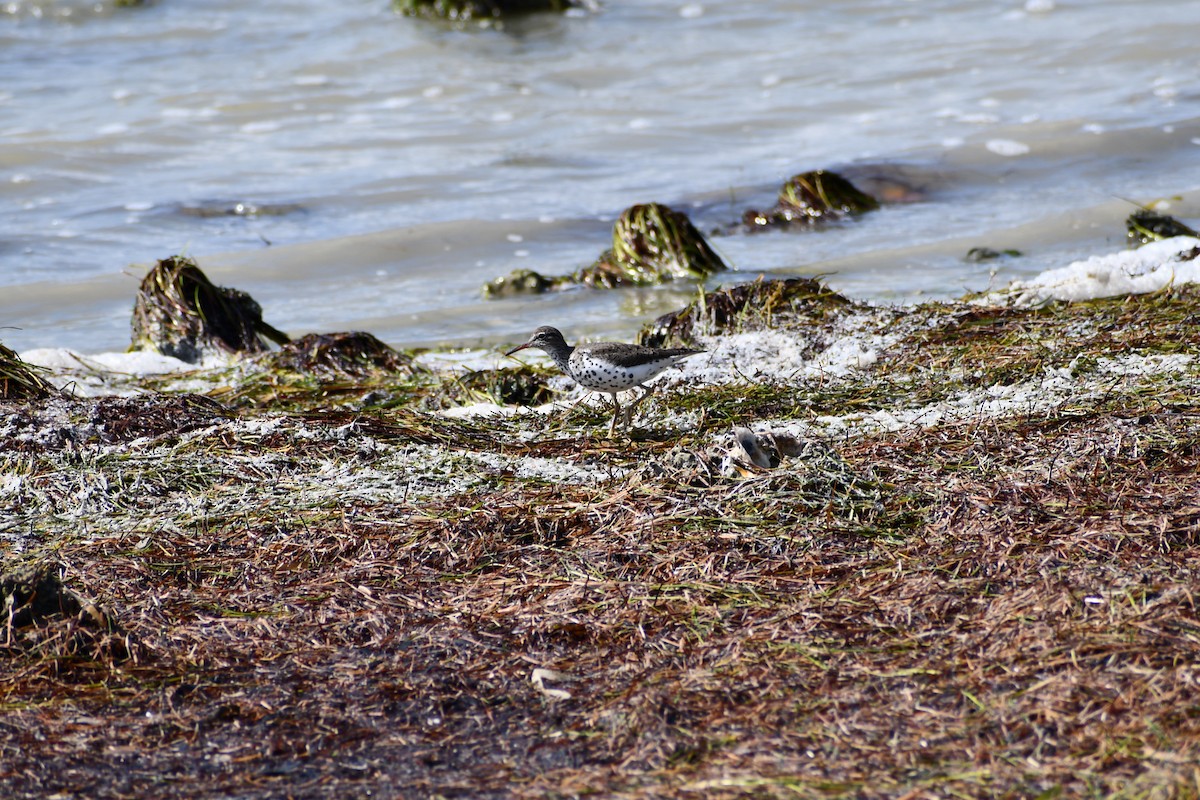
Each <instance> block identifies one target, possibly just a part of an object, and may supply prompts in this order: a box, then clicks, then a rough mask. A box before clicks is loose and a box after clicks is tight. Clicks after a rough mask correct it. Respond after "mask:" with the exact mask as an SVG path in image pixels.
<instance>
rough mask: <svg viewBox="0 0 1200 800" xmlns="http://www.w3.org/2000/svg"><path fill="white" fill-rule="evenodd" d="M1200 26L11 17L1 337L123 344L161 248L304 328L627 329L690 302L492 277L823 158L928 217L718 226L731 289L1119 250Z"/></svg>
mask: <svg viewBox="0 0 1200 800" xmlns="http://www.w3.org/2000/svg"><path fill="white" fill-rule="evenodd" d="M1198 25H1200V3H1196V2H1194V1H1193V0H1188V1H1186V2H1185V1H1184V0H1178V1H1177V2H1171V1H1170V0H1155V2H1153V3H1147V2H1134V1H1132V0H1130V1H1127V2H1118V1H1117V0H1107V1H1105V0H1060V1H1059V2H1050V1H1049V0H1031V2H1028V3H1025V2H1003V1H1001V2H983V1H982V0H977V1H976V2H964V1H963V0H922V2H907V1H902V0H847V1H845V2H838V3H828V2H807V1H804V2H785V1H784V0H760V2H755V3H691V2H688V3H684V2H679V1H678V0H675V1H673V2H668V1H667V0H638V1H637V2H633V1H632V0H628V1H622V0H607V2H604V3H603V4H602V6H601V8H600V10H599V11H598V12H596V13H588V14H579V15H571V16H567V17H554V16H544V17H538V18H534V19H531V20H527V21H525V22H522V23H520V24H513V25H510V26H508V27H507V28H506V29H505V30H503V31H497V30H478V29H472V30H452V29H448V28H445V27H441V26H438V25H435V24H431V23H427V22H422V21H417V20H412V19H407V18H404V17H400V16H397V15H396V14H394V13H393V12H392V11H390V9H389V7H388V4H387V2H386V0H370V2H367V1H366V0H352V1H350V2H342V3H328V2H313V1H311V0H292V2H257V3H240V2H231V1H230V0H210V1H209V2H180V1H179V0H159V2H157V3H155V4H153V5H150V6H148V7H144V8H137V9H114V8H111V7H110V6H108V5H105V4H104V3H100V4H93V3H77V2H75V3H68V2H49V1H48V0H43V2H37V3H35V2H10V3H0V75H2V76H3V79H2V80H0V203H2V204H3V207H4V209H5V213H4V214H0V325H4V326H11V327H6V328H4V329H0V341H3V342H5V343H6V344H8V345H9V346H11V347H15V348H17V349H24V348H27V347H34V346H70V347H76V348H80V349H83V350H87V351H96V350H103V349H120V348H122V347H124V346H125V345H126V344H127V343H128V318H129V309H130V306H131V304H132V298H133V294H134V291H135V289H136V286H137V281H138V280H139V279H140V277H141V275H142V274H144V272H145V270H146V268H147V267H148V266H149V265H150V264H152V263H153V262H154V261H155V260H156V259H159V258H163V257H166V256H168V255H172V254H175V253H186V254H189V255H191V256H193V257H195V258H196V259H197V260H198V261H199V262H200V264H201V266H202V267H203V268H204V269H205V270H206V271H207V272H208V273H209V275H210V276H211V277H213V279H214V280H216V281H217V282H218V283H222V284H225V285H232V286H237V287H238V288H241V289H244V290H246V291H249V292H250V293H251V294H253V295H254V296H255V297H256V298H257V299H258V300H259V301H260V302H261V303H262V304H263V306H264V308H265V309H266V316H267V319H268V320H269V321H270V322H272V323H273V324H275V325H276V326H277V327H280V328H283V329H285V330H288V331H289V332H291V333H294V334H302V333H305V332H308V331H313V330H321V331H330V330H346V329H366V330H370V331H372V332H374V333H376V334H377V335H379V336H381V337H382V338H384V339H386V340H388V341H390V342H392V343H395V344H399V345H411V344H426V343H435V342H451V343H475V342H480V341H484V342H495V341H501V340H509V341H511V340H515V339H517V338H520V337H522V336H523V335H524V334H525V333H527V332H528V330H529V329H531V328H532V327H534V326H536V325H538V324H542V323H549V324H558V325H559V326H560V327H563V328H564V329H567V330H568V331H569V332H570V333H575V334H580V335H596V334H600V333H605V334H613V335H629V334H630V333H631V332H632V331H633V329H634V328H635V327H636V325H637V323H638V322H639V321H640V320H642V319H644V318H646V317H649V316H653V315H654V314H656V313H659V312H661V311H663V310H666V309H669V308H672V307H675V306H677V305H678V304H679V303H680V302H681V301H682V300H684V299H686V298H688V297H689V296H691V294H692V293H693V292H694V287H690V286H686V285H676V286H671V287H666V288H663V289H658V290H642V291H617V292H592V291H578V292H568V293H562V294H556V295H548V296H542V297H536V298H525V299H521V300H503V301H492V302H489V301H485V300H483V299H482V297H481V295H480V292H479V287H480V285H481V284H482V283H484V282H485V281H487V280H488V279H490V278H492V277H495V276H497V275H500V274H504V273H507V272H508V271H509V270H511V269H513V268H515V267H528V268H532V269H536V270H538V271H540V272H544V273H548V274H559V273H565V272H570V271H573V270H574V269H576V268H577V267H579V266H582V265H584V264H587V263H589V262H590V261H592V260H593V259H594V258H595V257H596V256H597V255H598V254H599V253H600V252H601V251H602V250H603V249H604V248H605V247H607V246H608V243H609V238H610V230H611V223H612V221H613V220H614V219H615V217H616V216H617V215H618V214H619V213H620V211H621V210H622V209H623V208H625V207H627V206H629V205H632V204H634V203H638V202H647V201H659V202H665V203H669V204H671V205H674V206H676V207H678V208H681V209H685V210H687V211H688V213H689V214H691V215H692V217H693V219H694V220H696V222H697V223H698V224H699V225H700V226H701V227H702V228H703V229H705V230H712V229H715V228H718V227H720V226H724V225H727V224H728V223H730V222H732V221H734V220H735V219H737V218H738V217H739V216H740V215H741V212H742V211H743V210H745V209H746V208H748V207H758V208H763V207H767V206H769V205H770V204H771V202H772V200H773V194H774V192H775V190H776V188H777V187H778V185H779V184H780V183H781V182H782V181H783V180H784V179H786V178H787V177H788V176H789V175H791V174H794V173H796V172H800V171H803V170H808V169H814V168H833V169H840V170H844V171H845V172H846V173H847V174H848V175H850V176H851V177H853V178H855V179H856V180H860V181H864V182H865V183H867V184H868V185H870V186H874V185H876V184H874V183H872V179H874V178H879V177H881V176H882V177H886V178H888V179H889V180H899V181H900V182H902V183H904V184H906V185H909V186H911V187H912V188H913V189H914V190H916V191H915V193H914V194H915V196H916V197H918V198H919V201H918V202H903V203H891V204H888V205H886V206H885V207H884V208H883V209H882V210H881V211H879V212H876V213H873V214H868V215H865V216H863V217H862V218H860V219H858V220H856V221H854V222H851V223H848V224H844V225H839V226H836V227H833V228H830V229H827V230H822V231H819V232H812V231H810V232H795V233H768V234H760V235H754V236H745V235H730V236H724V235H723V236H715V237H714V238H713V240H712V241H713V244H714V245H715V246H716V247H717V249H718V250H719V251H720V252H721V253H722V254H723V255H724V256H726V258H727V259H728V260H730V261H731V262H732V263H733V264H734V265H735V266H736V268H737V270H738V273H737V274H736V275H734V276H724V277H723V278H721V280H722V281H729V280H743V279H749V278H752V277H754V276H756V275H758V274H760V273H761V272H764V271H765V272H768V273H769V274H804V275H813V274H823V275H825V276H827V280H828V281H829V283H830V284H831V285H833V286H834V287H835V288H837V289H840V290H842V291H845V292H847V293H849V294H851V295H853V296H856V297H861V298H866V299H872V300H881V301H889V300H906V299H912V298H914V297H919V296H935V297H949V296H955V295H958V294H961V293H962V292H964V291H966V290H979V289H984V288H986V287H988V286H989V284H992V283H996V282H999V283H1003V282H1005V281H1006V280H1008V279H1010V278H1012V277H1023V276H1028V275H1031V274H1035V273H1037V272H1040V271H1041V270H1043V269H1046V268H1048V267H1054V266H1060V265H1062V264H1065V263H1066V262H1067V261H1069V260H1071V259H1073V258H1076V257H1080V256H1085V255H1089V254H1092V253H1097V252H1109V251H1111V250H1113V249H1116V248H1119V247H1121V246H1123V237H1124V233H1123V224H1122V222H1123V219H1124V218H1125V216H1127V215H1128V214H1129V212H1130V211H1131V210H1133V208H1134V206H1133V205H1132V203H1134V202H1139V203H1145V202H1150V201H1154V200H1158V199H1161V198H1173V199H1172V201H1171V207H1170V213H1173V214H1176V215H1177V216H1180V217H1182V218H1184V219H1185V220H1188V221H1190V222H1192V224H1193V225H1195V224H1196V217H1198V216H1200V191H1197V190H1198V189H1200V89H1198V88H1197V87H1200V58H1197V56H1196V48H1195V31H1196V30H1197V29H1198ZM254 209H258V210H259V212H260V213H258V214H253V213H249V214H248V213H238V212H239V211H242V212H244V211H246V210H251V211H253V210H254ZM976 246H989V247H993V248H997V249H1001V248H1017V249H1019V250H1021V251H1022V252H1023V253H1024V255H1023V256H1021V257H1019V258H1012V259H1005V260H1003V261H1002V262H990V263H984V264H971V263H967V262H966V261H965V260H964V259H963V255H964V254H965V253H966V251H967V250H968V249H970V248H971V247H976ZM994 271H996V273H997V274H993V272H994Z"/></svg>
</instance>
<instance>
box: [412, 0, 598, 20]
mask: <svg viewBox="0 0 1200 800" xmlns="http://www.w3.org/2000/svg"><path fill="white" fill-rule="evenodd" d="M578 5H579V4H578V3H575V2H572V0H392V8H394V9H395V10H396V11H398V12H400V13H401V14H403V15H404V16H406V17H424V18H426V19H440V20H447V21H450V22H470V21H473V20H484V21H487V20H497V19H502V18H504V17H511V16H519V15H524V14H538V13H545V12H560V13H561V12H563V11H566V10H567V9H569V8H575V7H576V6H578Z"/></svg>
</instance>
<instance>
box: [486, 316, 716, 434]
mask: <svg viewBox="0 0 1200 800" xmlns="http://www.w3.org/2000/svg"><path fill="white" fill-rule="evenodd" d="M528 347H533V348H536V349H538V350H543V351H545V352H546V354H547V355H549V356H550V358H551V359H552V360H553V361H554V363H555V364H557V365H558V368H559V369H561V370H562V371H563V372H564V373H566V375H567V377H569V378H571V379H572V380H573V381H575V382H576V383H577V384H579V385H580V386H581V387H583V388H584V389H587V390H589V391H593V392H607V393H608V394H609V396H611V397H612V401H613V419H612V424H611V425H609V426H608V435H609V436H612V435H613V434H614V433H615V432H616V427H617V419H618V418H619V417H620V416H621V403H620V401H618V400H617V395H618V394H619V393H621V392H625V391H629V390H630V389H634V388H641V389H642V390H643V391H644V394H642V396H641V397H639V398H638V399H636V400H634V401H633V402H632V403H631V404H630V405H628V406H627V407H626V409H625V424H624V427H625V428H626V429H628V427H629V424H630V422H631V421H632V419H633V411H634V409H636V408H637V407H638V406H639V405H640V404H641V403H642V401H643V400H645V399H646V398H647V397H649V396H650V395H651V394H652V393H653V391H654V390H653V389H652V388H651V387H649V386H646V385H645V383H646V382H647V381H649V380H651V379H652V378H655V377H657V376H658V375H659V374H660V373H662V372H663V371H664V370H666V369H669V368H670V367H673V366H675V365H676V364H678V363H679V362H680V361H682V360H683V359H685V358H688V357H690V356H694V355H697V354H698V353H703V352H704V351H703V350H692V349H689V348H686V347H643V346H642V345H639V344H626V343H624V342H592V343H589V344H580V345H576V346H574V347H572V346H571V345H569V344H567V340H566V339H564V338H563V335H562V332H561V331H559V330H558V328H552V327H551V326H549V325H543V326H542V327H540V328H538V329H537V330H536V331H534V332H533V335H531V336H530V337H529V339H528V341H526V342H525V343H524V344H521V345H517V346H516V347H514V348H513V349H512V350H509V351H508V352H507V353H505V354H504V355H506V356H511V355H512V354H513V353H516V352H519V351H521V350H524V349H526V348H528Z"/></svg>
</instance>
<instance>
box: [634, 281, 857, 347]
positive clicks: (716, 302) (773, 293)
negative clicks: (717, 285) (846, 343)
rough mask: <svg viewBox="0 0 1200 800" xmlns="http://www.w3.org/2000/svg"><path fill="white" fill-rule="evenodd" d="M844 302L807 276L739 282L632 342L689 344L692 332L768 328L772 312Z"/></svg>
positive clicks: (703, 298)
mask: <svg viewBox="0 0 1200 800" xmlns="http://www.w3.org/2000/svg"><path fill="white" fill-rule="evenodd" d="M849 304H850V301H849V300H847V299H846V298H845V297H843V296H842V295H840V294H838V293H837V292H835V291H833V290H832V289H830V288H829V287H828V286H826V285H825V284H823V283H821V282H820V281H817V280H814V279H812V278H787V279H784V280H770V281H767V280H763V279H761V278H759V279H758V280H757V281H754V282H753V283H743V284H739V285H738V286H731V287H729V288H727V289H720V290H718V291H715V292H708V293H706V294H703V295H701V296H700V298H699V299H697V300H695V301H693V302H691V303H689V304H688V305H686V306H684V307H683V308H681V309H680V310H678V311H672V312H671V313H669V314H664V315H662V316H661V317H659V318H658V319H656V320H654V322H652V323H650V324H649V325H647V326H645V327H643V328H642V330H641V331H640V332H639V334H638V343H639V344H643V345H646V346H648V347H665V346H668V345H671V346H681V347H686V346H691V345H694V344H695V343H696V335H697V334H709V335H711V334H714V333H721V332H727V331H731V330H745V329H747V328H766V327H770V326H771V322H772V318H773V317H774V316H775V315H776V314H780V313H789V314H794V315H795V314H808V315H811V314H813V313H814V312H820V311H823V310H826V309H829V308H834V307H837V308H842V307H845V306H847V305H849Z"/></svg>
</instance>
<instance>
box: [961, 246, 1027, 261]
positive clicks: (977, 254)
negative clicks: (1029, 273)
mask: <svg viewBox="0 0 1200 800" xmlns="http://www.w3.org/2000/svg"><path fill="white" fill-rule="evenodd" d="M1021 255H1022V253H1021V251H1020V250H1016V249H1014V248H1011V247H1007V248H1005V249H1003V250H996V249H994V248H991V247H972V248H971V249H970V250H968V251H967V254H966V255H965V256H963V261H966V262H968V263H970V264H981V263H983V262H984V261H995V260H996V259H998V258H1019V257H1020V256H1021Z"/></svg>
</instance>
